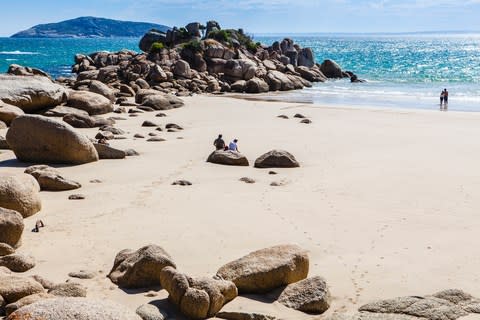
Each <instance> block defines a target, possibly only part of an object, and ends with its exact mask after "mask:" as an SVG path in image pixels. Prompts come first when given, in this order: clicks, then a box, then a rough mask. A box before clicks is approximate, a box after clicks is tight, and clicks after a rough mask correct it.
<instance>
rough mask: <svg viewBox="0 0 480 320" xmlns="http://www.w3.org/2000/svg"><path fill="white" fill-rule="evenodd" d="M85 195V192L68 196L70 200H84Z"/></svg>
mask: <svg viewBox="0 0 480 320" xmlns="http://www.w3.org/2000/svg"><path fill="white" fill-rule="evenodd" d="M84 199H85V196H84V195H83V194H72V195H70V196H69V197H68V200H84Z"/></svg>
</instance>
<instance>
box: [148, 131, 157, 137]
mask: <svg viewBox="0 0 480 320" xmlns="http://www.w3.org/2000/svg"><path fill="white" fill-rule="evenodd" d="M148 135H149V136H150V137H156V136H158V134H156V133H155V132H150V133H149V134H148Z"/></svg>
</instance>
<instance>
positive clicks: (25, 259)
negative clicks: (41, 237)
mask: <svg viewBox="0 0 480 320" xmlns="http://www.w3.org/2000/svg"><path fill="white" fill-rule="evenodd" d="M0 266H1V267H7V268H8V269H10V270H11V271H13V272H26V271H28V270H30V269H32V268H34V267H35V259H34V258H33V257H31V256H25V255H23V254H17V253H13V254H9V255H7V256H3V257H0Z"/></svg>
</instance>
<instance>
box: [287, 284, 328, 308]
mask: <svg viewBox="0 0 480 320" xmlns="http://www.w3.org/2000/svg"><path fill="white" fill-rule="evenodd" d="M278 302H280V303H281V304H283V305H284V306H286V307H288V308H292V309H295V310H299V311H303V312H306V313H312V314H322V313H324V312H325V311H327V310H328V308H330V304H331V296H330V291H329V290H328V287H327V283H326V281H325V280H324V279H323V278H322V277H313V278H308V279H305V280H301V281H299V282H295V283H292V284H289V285H288V286H287V287H286V288H285V290H283V291H282V293H281V294H280V297H279V298H278Z"/></svg>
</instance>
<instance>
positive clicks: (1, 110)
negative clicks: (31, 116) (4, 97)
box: [0, 101, 25, 126]
mask: <svg viewBox="0 0 480 320" xmlns="http://www.w3.org/2000/svg"><path fill="white" fill-rule="evenodd" d="M24 114H25V112H23V110H22V109H20V108H19V107H15V106H13V105H11V104H8V103H5V102H3V101H0V121H3V122H5V123H6V124H7V126H9V125H10V123H11V122H12V121H13V119H15V118H16V117H19V116H21V115H24Z"/></svg>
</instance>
